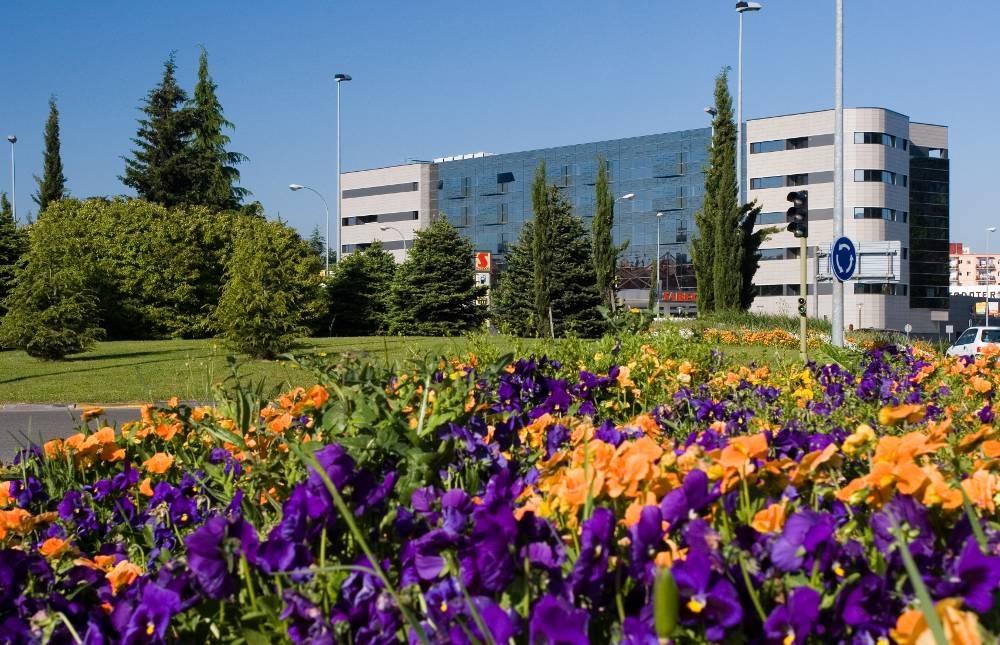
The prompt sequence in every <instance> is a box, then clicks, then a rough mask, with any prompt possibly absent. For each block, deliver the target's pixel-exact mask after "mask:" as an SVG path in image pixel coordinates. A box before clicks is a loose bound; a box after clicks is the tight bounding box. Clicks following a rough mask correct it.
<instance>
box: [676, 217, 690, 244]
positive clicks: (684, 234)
mask: <svg viewBox="0 0 1000 645" xmlns="http://www.w3.org/2000/svg"><path fill="white" fill-rule="evenodd" d="M676 240H677V243H678V244H682V243H685V242H687V241H688V229H687V222H686V221H684V220H681V221H679V222H678V223H677V237H676Z"/></svg>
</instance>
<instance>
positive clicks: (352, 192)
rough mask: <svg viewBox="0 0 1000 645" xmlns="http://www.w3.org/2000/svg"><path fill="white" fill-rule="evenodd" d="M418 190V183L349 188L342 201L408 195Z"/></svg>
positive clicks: (409, 182)
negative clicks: (400, 194)
mask: <svg viewBox="0 0 1000 645" xmlns="http://www.w3.org/2000/svg"><path fill="white" fill-rule="evenodd" d="M419 189H420V182H417V181H408V182H406V183H404V184H388V185H385V186H369V187H367V188H349V189H347V190H345V191H344V193H343V196H344V199H351V198H352V197H374V196H375V195H392V194H394V193H409V192H414V191H417V190H419Z"/></svg>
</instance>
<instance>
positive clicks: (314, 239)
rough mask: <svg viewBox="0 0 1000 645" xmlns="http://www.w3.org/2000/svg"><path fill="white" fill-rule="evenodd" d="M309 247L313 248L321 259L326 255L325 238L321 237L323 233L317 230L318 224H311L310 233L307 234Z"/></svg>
mask: <svg viewBox="0 0 1000 645" xmlns="http://www.w3.org/2000/svg"><path fill="white" fill-rule="evenodd" d="M308 242H309V248H311V249H312V250H313V253H315V254H316V257H318V258H319V259H320V260H321V261H322V260H323V258H324V256H325V255H326V239H325V238H324V237H323V233H322V232H321V231H320V230H319V225H318V224H317V225H316V226H313V230H312V233H310V234H309V240H308Z"/></svg>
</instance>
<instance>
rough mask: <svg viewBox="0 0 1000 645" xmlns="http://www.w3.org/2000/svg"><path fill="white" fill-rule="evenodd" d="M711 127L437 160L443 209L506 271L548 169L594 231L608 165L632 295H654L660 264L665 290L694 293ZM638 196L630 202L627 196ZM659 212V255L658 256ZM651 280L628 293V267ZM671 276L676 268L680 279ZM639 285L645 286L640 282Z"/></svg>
mask: <svg viewBox="0 0 1000 645" xmlns="http://www.w3.org/2000/svg"><path fill="white" fill-rule="evenodd" d="M710 144H711V128H700V129H696V130H683V131H679V132H669V133H666V134H653V135H647V136H641V137H632V138H628V139H616V140H612V141H600V142H597V143H584V144H578V145H571V146H561V147H557V148H543V149H540V150H528V151H525V152H512V153H506V154H496V155H475V156H471V158H461V157H458V158H444V159H440V160H435V162H436V163H435V165H436V166H437V170H438V183H437V190H438V195H437V204H438V211H439V212H440V213H442V214H444V215H445V216H446V217H447V218H448V220H449V221H450V222H451V223H452V224H453V225H454V226H455V227H457V228H458V230H459V231H460V232H462V233H463V234H464V235H465V236H466V237H467V238H468V239H469V240H470V241H471V242H472V244H473V245H474V246H475V248H476V250H479V251H490V252H492V253H494V254H495V258H494V262H495V263H496V264H497V265H498V268H502V266H503V264H504V255H505V253H506V252H507V249H508V248H509V247H510V245H512V244H513V243H515V242H517V239H518V235H519V234H520V231H521V225H522V224H523V223H524V222H526V221H528V220H530V219H531V217H532V209H531V182H532V180H533V178H534V176H535V170H536V168H537V167H538V164H539V162H541V161H543V160H544V161H545V167H546V174H547V177H548V181H549V183H550V184H555V185H556V186H558V187H559V189H560V190H561V191H562V192H563V194H564V195H565V197H566V199H567V200H568V201H569V203H570V204H571V205H572V207H573V210H574V212H575V213H576V214H577V215H578V216H579V217H581V218H583V220H584V222H585V223H586V224H587V225H588V227H589V225H590V223H591V222H592V221H593V217H594V204H595V189H594V185H595V183H596V181H597V169H598V163H599V160H602V159H603V160H604V162H605V163H606V164H607V167H608V170H609V178H610V181H611V190H612V192H613V194H614V195H615V197H616V201H615V227H614V238H615V242H616V243H618V244H622V243H624V242H628V248H627V249H626V250H625V252H624V253H623V254H622V260H621V261H622V264H623V265H624V266H623V275H624V278H623V280H624V281H625V282H626V284H623V285H622V287H623V288H629V287H630V286H632V287H634V288H648V286H649V284H648V276H649V272H650V267H651V266H652V265H653V262H654V258H656V257H657V256H659V257H660V258H661V262H665V263H669V264H670V267H666V266H664V265H661V275H662V277H663V283H664V284H663V288H664V291H687V290H693V289H694V286H695V285H694V278H693V275H692V274H691V271H690V258H691V252H690V242H691V237H692V236H693V235H694V228H695V226H694V214H695V212H696V211H697V210H698V209H700V208H701V203H702V193H703V190H704V175H703V173H702V171H703V168H704V167H705V166H706V165H707V163H708V150H709V146H710ZM630 193H631V194H633V195H634V197H633V198H632V199H630V200H625V199H622V197H623V196H625V195H628V194H630ZM657 212H662V213H663V215H662V217H661V218H660V250H659V253H657V248H656V232H657V216H656V214H657ZM630 268H634V269H635V271H636V272H637V273H643V275H644V276H645V277H644V278H643V279H642V282H644V284H635V285H629V284H627V282H628V276H629V269H630ZM671 268H672V269H673V270H672V271H671ZM637 282H638V280H637Z"/></svg>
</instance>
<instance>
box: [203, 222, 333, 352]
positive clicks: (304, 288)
mask: <svg viewBox="0 0 1000 645" xmlns="http://www.w3.org/2000/svg"><path fill="white" fill-rule="evenodd" d="M319 270H320V264H319V261H318V260H317V259H316V256H315V255H313V254H312V252H311V251H310V249H309V245H308V244H307V243H306V242H305V241H304V240H302V238H301V237H299V235H298V233H296V232H295V231H294V230H293V229H291V228H289V227H288V226H286V225H285V224H282V223H281V222H273V221H262V220H257V219H247V220H246V221H244V222H242V225H241V226H240V227H239V230H238V232H237V234H236V240H235V244H234V247H233V254H232V257H231V258H230V260H229V262H228V263H227V265H226V275H227V280H226V284H225V286H224V287H223V289H222V297H221V298H220V299H219V305H218V307H217V309H216V311H215V319H216V321H217V323H218V326H219V328H220V329H221V330H222V333H223V335H224V336H225V338H226V340H227V341H228V342H229V344H230V345H231V346H232V348H233V349H235V350H236V351H238V352H242V353H244V354H249V355H250V356H253V357H255V358H273V357H275V356H276V355H278V354H280V353H281V352H284V351H287V350H288V349H289V348H290V347H291V346H292V343H293V342H294V341H295V339H296V338H298V337H299V336H301V335H303V334H305V333H306V332H307V331H308V328H309V325H310V324H311V323H312V322H314V321H315V320H316V318H317V317H318V316H319V314H320V312H321V311H322V308H323V307H324V298H323V293H322V289H321V288H320V278H319Z"/></svg>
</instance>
